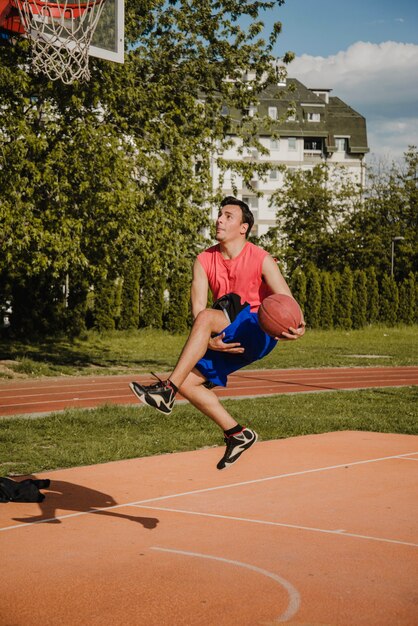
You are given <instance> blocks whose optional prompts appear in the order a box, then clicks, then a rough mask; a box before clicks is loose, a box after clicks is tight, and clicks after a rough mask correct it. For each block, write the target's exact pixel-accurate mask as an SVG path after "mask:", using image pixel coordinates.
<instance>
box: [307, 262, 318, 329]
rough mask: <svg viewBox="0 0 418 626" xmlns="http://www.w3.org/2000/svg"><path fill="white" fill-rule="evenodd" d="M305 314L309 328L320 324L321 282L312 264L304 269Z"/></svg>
mask: <svg viewBox="0 0 418 626" xmlns="http://www.w3.org/2000/svg"><path fill="white" fill-rule="evenodd" d="M306 315H307V323H308V325H309V326H310V327H311V328H320V326H321V282H320V279H319V272H318V270H317V269H316V267H315V266H314V265H313V264H310V265H308V267H307V270H306Z"/></svg>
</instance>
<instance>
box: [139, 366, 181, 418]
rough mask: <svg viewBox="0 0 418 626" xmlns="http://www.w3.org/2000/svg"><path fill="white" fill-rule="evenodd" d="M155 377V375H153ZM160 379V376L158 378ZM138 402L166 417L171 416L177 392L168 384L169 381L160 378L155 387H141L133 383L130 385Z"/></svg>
mask: <svg viewBox="0 0 418 626" xmlns="http://www.w3.org/2000/svg"><path fill="white" fill-rule="evenodd" d="M153 375H154V376H155V374H153ZM156 378H158V376H157V377H156ZM129 387H130V388H131V389H132V391H133V392H134V394H135V395H136V397H137V398H138V400H140V402H143V403H144V404H147V405H148V406H151V407H152V408H153V409H157V411H160V413H164V415H169V414H170V413H171V411H172V410H173V405H174V400H175V396H176V392H175V391H174V389H173V388H172V387H171V385H170V384H169V383H168V381H164V380H161V379H160V378H158V382H157V383H154V384H153V385H140V384H139V383H135V382H132V383H130V384H129Z"/></svg>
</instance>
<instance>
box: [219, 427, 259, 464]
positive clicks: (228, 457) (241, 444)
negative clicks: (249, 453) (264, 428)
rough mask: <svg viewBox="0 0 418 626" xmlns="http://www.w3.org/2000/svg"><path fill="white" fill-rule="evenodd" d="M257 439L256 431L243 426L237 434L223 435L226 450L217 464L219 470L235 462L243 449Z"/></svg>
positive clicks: (246, 448)
mask: <svg viewBox="0 0 418 626" xmlns="http://www.w3.org/2000/svg"><path fill="white" fill-rule="evenodd" d="M257 439H258V436H257V433H255V432H254V431H253V430H250V429H249V428H244V430H242V431H241V432H240V433H238V434H237V435H230V436H229V437H225V443H226V451H225V454H224V455H223V457H222V459H221V460H220V461H219V463H218V464H217V466H216V467H217V468H218V469H219V470H221V469H225V468H227V467H229V466H230V465H232V463H235V461H237V460H238V459H239V457H240V456H241V454H242V453H243V452H245V450H248V448H250V447H251V446H252V445H253V443H255V442H256V441H257Z"/></svg>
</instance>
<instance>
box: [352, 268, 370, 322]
mask: <svg viewBox="0 0 418 626" xmlns="http://www.w3.org/2000/svg"><path fill="white" fill-rule="evenodd" d="M352 320H353V328H363V327H364V326H365V325H366V323H367V278H366V273H365V272H364V271H363V270H355V272H354V273H353V314H352Z"/></svg>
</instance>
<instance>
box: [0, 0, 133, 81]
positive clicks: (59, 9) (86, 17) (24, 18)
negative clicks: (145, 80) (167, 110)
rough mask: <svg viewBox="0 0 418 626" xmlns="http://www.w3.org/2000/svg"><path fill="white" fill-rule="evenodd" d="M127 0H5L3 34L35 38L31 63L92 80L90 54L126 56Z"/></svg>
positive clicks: (68, 77)
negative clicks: (89, 64) (125, 2)
mask: <svg viewBox="0 0 418 626" xmlns="http://www.w3.org/2000/svg"><path fill="white" fill-rule="evenodd" d="M124 17H125V16H124V0H0V34H1V37H2V39H4V40H5V41H9V42H11V43H13V42H14V41H15V39H16V36H23V37H27V38H28V39H29V40H30V42H31V50H32V56H31V65H32V69H33V70H34V71H35V72H42V73H44V74H46V75H47V76H48V77H49V78H50V79H51V80H61V81H62V82H64V83H66V84H71V83H72V82H74V81H75V80H89V78H90V71H89V67H88V58H89V56H93V57H98V58H100V59H104V60H106V61H112V62H116V63H123V62H124V30H125V25H124Z"/></svg>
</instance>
